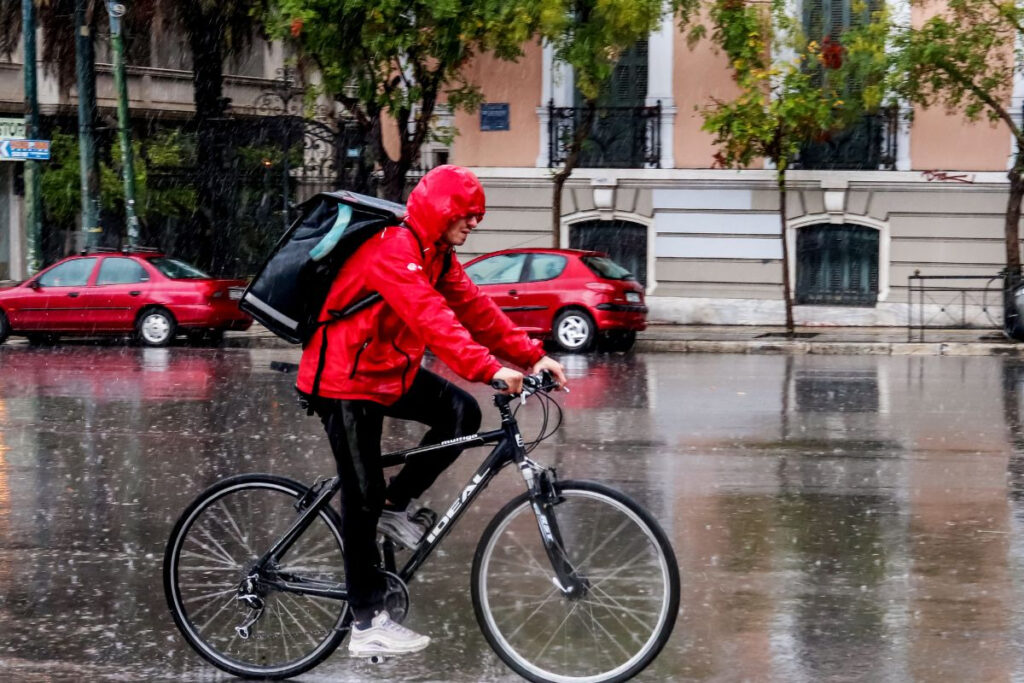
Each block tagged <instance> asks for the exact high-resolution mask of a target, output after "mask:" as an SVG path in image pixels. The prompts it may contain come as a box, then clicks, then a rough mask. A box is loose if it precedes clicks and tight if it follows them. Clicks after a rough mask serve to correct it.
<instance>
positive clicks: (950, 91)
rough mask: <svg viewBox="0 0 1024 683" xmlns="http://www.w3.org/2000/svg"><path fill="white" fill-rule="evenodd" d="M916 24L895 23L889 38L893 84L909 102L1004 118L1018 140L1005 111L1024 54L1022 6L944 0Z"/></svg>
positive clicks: (925, 4) (1001, 0)
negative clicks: (895, 25) (912, 25)
mask: <svg viewBox="0 0 1024 683" xmlns="http://www.w3.org/2000/svg"><path fill="white" fill-rule="evenodd" d="M914 4H915V5H917V6H919V7H922V8H925V9H929V10H936V9H937V10H939V13H938V14H936V15H935V16H932V17H931V18H929V19H928V20H927V21H925V22H924V24H923V25H922V26H920V27H919V28H913V27H911V26H906V25H904V26H898V27H897V30H896V31H895V33H894V39H893V48H894V50H893V51H892V56H893V67H894V68H893V71H892V81H891V84H892V87H893V89H894V91H895V92H896V93H897V94H898V96H899V97H901V98H903V99H905V100H906V101H908V102H912V103H915V104H919V105H921V106H924V107H930V106H933V105H936V104H942V105H945V106H946V107H947V108H948V109H949V110H951V111H962V112H963V114H964V115H965V116H966V117H967V118H968V119H969V120H972V121H974V120H977V119H979V118H981V117H982V116H985V117H987V118H988V119H989V120H992V121H996V120H1003V121H1005V122H1006V123H1007V125H1008V126H1009V127H1010V129H1011V131H1012V132H1013V135H1014V136H1015V137H1016V138H1017V139H1018V140H1024V138H1022V135H1021V131H1020V129H1019V127H1018V126H1017V125H1016V124H1014V123H1013V122H1012V120H1011V119H1010V117H1009V114H1008V112H1007V105H1008V103H1009V100H1010V97H1009V96H1010V93H1011V91H1012V88H1013V79H1014V74H1015V73H1016V72H1017V70H1019V69H1021V68H1022V66H1021V65H1022V63H1024V62H1022V59H1024V54H1022V51H1021V44H1020V42H1019V36H1020V34H1021V32H1022V30H1024V5H1022V4H1021V3H1020V2H1013V1H1009V0H948V2H944V3H943V4H942V5H939V4H937V3H934V2H931V1H928V0H915V2H914Z"/></svg>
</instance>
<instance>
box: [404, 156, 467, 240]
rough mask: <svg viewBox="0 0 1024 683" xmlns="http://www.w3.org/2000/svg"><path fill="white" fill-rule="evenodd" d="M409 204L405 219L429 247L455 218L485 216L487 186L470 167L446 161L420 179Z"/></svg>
mask: <svg viewBox="0 0 1024 683" xmlns="http://www.w3.org/2000/svg"><path fill="white" fill-rule="evenodd" d="M406 206H407V211H408V213H407V215H406V217H405V222H406V223H408V224H409V225H410V226H411V227H412V229H413V230H415V231H416V234H417V235H419V237H420V239H421V240H422V241H423V244H424V246H426V245H428V244H433V243H434V242H437V241H438V240H439V239H441V235H443V234H444V231H445V230H446V229H447V228H448V224H449V223H450V222H451V220H452V219H453V218H459V217H461V216H466V215H469V214H481V215H482V214H483V213H484V210H485V200H484V188H483V186H482V185H481V184H480V181H479V180H478V179H477V177H476V176H475V175H474V174H473V172H472V171H470V170H469V169H466V168H462V167H461V166H452V165H448V164H446V165H444V166H438V167H436V168H434V169H432V170H431V171H430V172H428V173H427V174H426V175H425V176H423V178H421V179H420V182H419V183H418V184H417V185H416V187H415V188H414V189H413V191H412V193H411V194H410V195H409V201H408V202H407V204H406Z"/></svg>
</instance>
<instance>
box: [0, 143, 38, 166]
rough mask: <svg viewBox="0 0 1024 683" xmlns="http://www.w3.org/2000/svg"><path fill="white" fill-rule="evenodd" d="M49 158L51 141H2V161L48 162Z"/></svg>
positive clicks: (0, 147)
mask: <svg viewBox="0 0 1024 683" xmlns="http://www.w3.org/2000/svg"><path fill="white" fill-rule="evenodd" d="M49 158H50V141H49V140H0V159H9V160H12V161H25V160H26V159H35V160H41V161H46V160H48V159H49Z"/></svg>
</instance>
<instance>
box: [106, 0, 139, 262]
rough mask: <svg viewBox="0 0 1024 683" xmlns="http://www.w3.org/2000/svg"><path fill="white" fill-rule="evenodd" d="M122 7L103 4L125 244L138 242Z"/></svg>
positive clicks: (118, 4)
mask: <svg viewBox="0 0 1024 683" xmlns="http://www.w3.org/2000/svg"><path fill="white" fill-rule="evenodd" d="M124 13H125V6H124V5H123V4H121V3H119V2H108V3H107V14H109V15H110V42H111V46H112V47H113V52H114V86H115V87H116V89H117V126H118V134H119V136H120V140H121V168H122V171H121V172H122V175H123V180H124V214H125V221H126V222H127V232H128V245H129V246H133V247H134V246H136V245H137V244H138V243H139V218H138V215H137V214H136V213H135V154H134V150H132V136H131V129H130V125H131V124H130V122H129V119H128V83H127V80H126V79H125V73H124V36H123V35H122V31H121V17H123V16H124Z"/></svg>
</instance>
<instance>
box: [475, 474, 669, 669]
mask: <svg viewBox="0 0 1024 683" xmlns="http://www.w3.org/2000/svg"><path fill="white" fill-rule="evenodd" d="M556 491H557V492H558V494H559V496H560V498H561V499H562V502H560V503H558V504H556V505H555V506H554V514H555V520H556V521H557V524H558V527H559V532H560V536H561V538H562V541H563V543H564V545H565V550H566V554H567V556H568V558H569V560H570V561H571V562H572V564H573V565H574V566H575V567H576V569H577V571H578V572H580V574H581V575H583V576H584V577H585V578H587V579H588V580H589V581H590V588H589V590H588V593H587V595H586V596H584V597H583V598H580V599H577V600H575V601H574V600H571V599H569V598H566V597H563V596H562V595H561V592H560V591H559V589H558V587H557V584H555V583H554V582H553V578H554V571H553V570H552V569H551V563H550V561H549V559H548V556H547V554H546V552H545V551H544V547H543V544H542V542H541V537H540V532H539V530H538V526H537V518H536V516H535V514H534V512H533V508H532V505H531V501H530V498H529V496H528V494H526V493H524V494H522V495H520V496H518V497H517V498H515V499H513V500H512V501H510V502H509V503H508V504H507V505H505V507H503V508H502V509H501V510H500V511H499V512H498V514H496V515H495V516H494V519H492V520H491V522H490V524H489V525H488V527H487V529H486V530H485V531H484V534H483V536H482V537H481V538H480V542H479V544H478V545H477V550H476V554H475V556H474V558H473V570H472V575H471V582H472V596H473V610H474V611H475V613H476V618H477V622H478V623H479V625H480V629H481V630H482V631H483V634H484V637H485V638H486V639H487V642H488V643H489V644H490V646H491V647H492V648H493V649H494V651H495V652H496V653H497V654H498V656H499V657H500V658H501V659H502V660H503V661H504V662H505V664H507V665H508V666H509V667H510V668H512V669H513V670H514V671H515V672H516V673H518V674H519V675H520V676H523V677H524V678H526V679H528V680H531V681H537V682H543V683H608V682H617V681H625V680H627V679H629V678H632V677H633V676H635V675H636V674H638V673H640V672H641V671H642V670H643V669H644V668H646V667H647V666H648V665H649V664H650V663H651V662H652V661H653V660H654V658H655V657H656V656H657V655H658V653H659V652H660V651H661V649H662V648H663V647H664V646H665V643H666V642H668V639H669V636H670V635H671V633H672V628H673V627H674V626H675V621H676V616H677V612H678V610H679V568H678V565H677V563H676V559H675V555H674V553H673V551H672V546H671V544H670V543H669V541H668V538H667V536H666V535H665V532H664V531H662V529H661V527H660V526H659V525H658V523H657V521H655V519H654V518H653V517H652V516H651V515H650V513H648V512H647V511H646V510H644V509H643V508H642V507H640V505H639V504H637V503H636V502H635V501H633V500H632V499H631V498H629V497H628V496H626V495H625V494H623V493H621V492H619V491H617V490H615V489H612V488H610V487H608V486H605V485H603V484H598V483H595V482H588V481H574V480H566V481H562V482H557V483H556ZM609 564H610V565H611V566H608V565H609ZM648 595H650V596H652V598H651V599H648V598H647V597H646V596H648ZM648 609H650V610H651V611H649V612H648ZM624 617H625V619H624ZM627 619H628V621H627ZM617 636H623V638H621V639H620V638H618V637H617ZM556 639H557V640H558V643H557V644H555V640H556ZM623 643H626V644H630V643H632V644H636V643H639V645H638V646H637V647H636V649H635V651H633V649H632V646H631V648H630V649H627V648H626V646H625V645H624V644H623ZM541 645H543V646H542V647H541ZM538 648H539V650H538Z"/></svg>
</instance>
